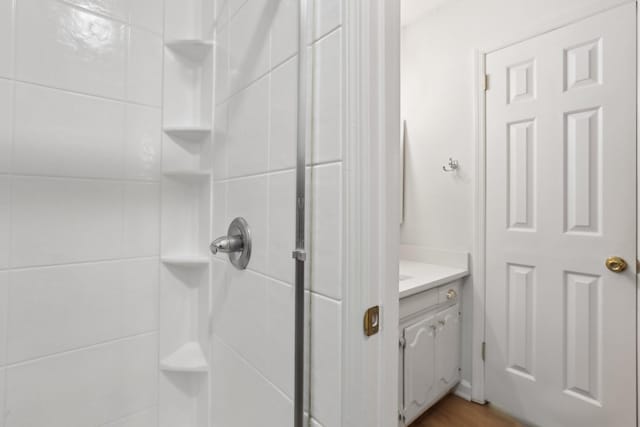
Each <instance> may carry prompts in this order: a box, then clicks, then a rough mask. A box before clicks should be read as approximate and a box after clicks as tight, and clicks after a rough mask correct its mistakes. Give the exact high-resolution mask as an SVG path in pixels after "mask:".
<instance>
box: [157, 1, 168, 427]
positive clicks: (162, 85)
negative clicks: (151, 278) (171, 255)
mask: <svg viewBox="0 0 640 427" xmlns="http://www.w3.org/2000/svg"><path fill="white" fill-rule="evenodd" d="M161 1H162V34H161V35H160V37H161V38H162V45H163V48H162V54H161V55H162V64H161V67H160V80H161V82H160V141H158V142H159V145H158V147H159V148H158V150H159V162H158V173H159V174H160V177H162V176H163V175H162V172H163V171H164V144H165V133H164V128H165V123H166V119H165V108H164V107H165V103H166V97H165V87H166V75H165V68H166V62H167V49H166V48H165V47H166V45H165V42H166V26H167V25H166V16H167V0H161ZM165 185H166V184H165V181H164V180H163V179H160V180H159V183H158V192H159V194H158V204H157V209H158V228H157V232H158V247H157V248H156V250H157V252H158V258H159V259H158V261H159V262H158V268H157V274H158V275H157V281H156V290H155V293H156V298H157V299H156V322H157V323H156V327H157V329H158V339H157V340H156V348H155V351H156V358H157V369H156V390H155V396H156V411H155V412H156V423H157V424H160V417H161V412H160V398H161V394H160V357H161V356H160V354H161V350H162V343H161V330H160V326H161V325H162V324H163V323H164V322H162V317H161V316H162V295H163V292H162V284H163V279H162V276H163V274H162V262H160V259H161V257H162V255H164V254H163V246H164V244H163V241H162V238H163V234H164V233H163V228H164V221H165V220H166V218H165V216H164V215H163V214H164V209H163V206H164V199H165V194H164V190H165ZM163 329H164V328H163Z"/></svg>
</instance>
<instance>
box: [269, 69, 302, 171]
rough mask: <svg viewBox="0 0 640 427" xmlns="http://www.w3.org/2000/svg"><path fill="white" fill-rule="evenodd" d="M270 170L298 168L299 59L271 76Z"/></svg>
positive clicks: (276, 70) (274, 71) (275, 71)
mask: <svg viewBox="0 0 640 427" xmlns="http://www.w3.org/2000/svg"><path fill="white" fill-rule="evenodd" d="M271 94H272V95H271V97H270V106H269V111H270V113H271V126H270V127H269V144H270V145H269V170H272V171H273V170H282V169H287V168H295V166H296V154H297V147H296V143H297V132H298V123H297V118H298V58H297V57H295V58H292V59H290V60H289V61H287V62H286V63H284V64H283V65H281V66H279V67H278V68H276V69H275V70H273V72H272V73H271Z"/></svg>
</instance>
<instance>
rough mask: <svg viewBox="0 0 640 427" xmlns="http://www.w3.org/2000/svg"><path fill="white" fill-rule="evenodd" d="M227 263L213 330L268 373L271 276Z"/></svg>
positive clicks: (215, 295) (217, 288) (216, 300)
mask: <svg viewBox="0 0 640 427" xmlns="http://www.w3.org/2000/svg"><path fill="white" fill-rule="evenodd" d="M216 264H217V263H216ZM223 265H224V267H223V268H224V270H223V272H218V273H219V274H220V276H219V277H218V280H216V284H215V287H214V290H213V301H214V303H213V304H214V310H213V333H214V334H215V336H217V337H218V338H219V339H221V340H222V341H224V343H225V344H226V345H228V346H229V347H231V348H232V349H233V350H234V351H235V352H236V353H238V354H239V355H241V356H242V357H243V358H244V359H245V360H247V361H248V363H250V364H251V365H252V366H253V367H254V368H255V369H258V370H260V371H262V372H264V371H266V370H267V369H268V368H267V366H266V364H267V360H266V357H265V348H266V346H268V345H271V344H270V343H269V342H268V336H267V324H266V319H267V281H268V279H267V278H265V277H264V276H260V275H258V274H256V273H253V272H252V271H248V270H243V271H239V270H235V268H234V267H233V266H231V265H229V264H223Z"/></svg>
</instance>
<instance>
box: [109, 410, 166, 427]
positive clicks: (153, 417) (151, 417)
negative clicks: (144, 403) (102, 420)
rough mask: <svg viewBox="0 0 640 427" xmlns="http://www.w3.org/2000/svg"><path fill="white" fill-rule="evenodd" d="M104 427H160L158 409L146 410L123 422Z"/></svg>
mask: <svg viewBox="0 0 640 427" xmlns="http://www.w3.org/2000/svg"><path fill="white" fill-rule="evenodd" d="M104 427H158V408H157V407H153V408H150V409H146V410H144V411H142V412H138V413H137V414H133V415H130V416H128V417H125V418H123V419H121V420H118V421H114V422H112V423H108V424H105V425H104Z"/></svg>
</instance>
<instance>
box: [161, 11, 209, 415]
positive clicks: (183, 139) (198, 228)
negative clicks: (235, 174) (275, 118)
mask: <svg viewBox="0 0 640 427" xmlns="http://www.w3.org/2000/svg"><path fill="white" fill-rule="evenodd" d="M213 19H214V0H165V19H164V21H165V32H164V34H165V41H164V75H163V93H164V97H163V135H162V172H163V178H162V230H161V234H162V248H161V254H162V267H161V275H160V279H161V288H160V293H161V294H160V308H159V310H160V360H159V369H160V370H161V375H160V380H159V381H160V383H159V387H160V390H159V406H160V412H159V418H160V419H159V425H160V426H163V427H175V426H178V425H179V426H184V427H201V426H207V425H208V424H209V419H208V418H209V414H208V399H209V381H210V379H209V366H208V362H207V361H208V356H209V354H208V353H209V333H208V329H209V293H210V286H209V281H210V269H211V263H210V257H209V254H208V252H207V248H208V244H209V240H210V237H211V230H210V227H211V211H212V210H211V167H212V158H211V155H212V143H213V141H212V132H211V129H212V117H213V112H212V102H213V81H214V76H213V70H214V55H213V51H214V45H213V41H212V37H211V36H210V35H211V34H212V26H213Z"/></svg>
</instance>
